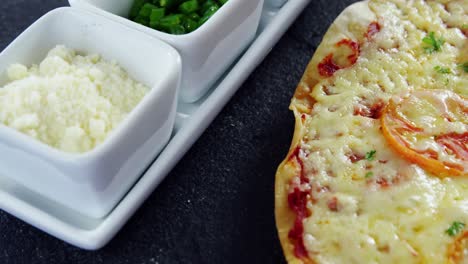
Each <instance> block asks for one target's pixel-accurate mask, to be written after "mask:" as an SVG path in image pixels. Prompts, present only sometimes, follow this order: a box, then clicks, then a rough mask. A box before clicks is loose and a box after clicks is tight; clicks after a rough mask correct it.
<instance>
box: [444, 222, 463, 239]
mask: <svg viewBox="0 0 468 264" xmlns="http://www.w3.org/2000/svg"><path fill="white" fill-rule="evenodd" d="M464 228H465V223H463V222H459V221H455V222H453V223H452V225H451V226H450V227H449V228H448V229H447V230H445V233H446V234H447V235H449V236H455V235H457V234H458V233H460V232H461V231H462V230H463V229H464Z"/></svg>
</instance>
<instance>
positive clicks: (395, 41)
mask: <svg viewBox="0 0 468 264" xmlns="http://www.w3.org/2000/svg"><path fill="white" fill-rule="evenodd" d="M369 6H370V8H371V10H372V11H373V12H374V13H375V14H376V16H377V17H378V23H379V24H380V25H381V26H382V29H381V31H380V32H379V33H377V34H376V35H375V36H374V37H373V39H372V40H371V41H367V42H365V43H363V44H362V45H361V49H360V56H359V58H358V60H357V62H356V63H355V64H354V65H353V66H351V67H349V68H346V69H342V70H338V71H337V72H335V74H334V75H333V77H330V78H327V79H324V80H322V81H320V82H319V83H318V84H317V85H316V86H315V87H314V89H312V92H311V96H312V97H313V98H314V99H315V100H316V103H315V104H314V107H313V109H312V111H311V113H310V115H305V116H304V118H305V119H304V121H303V122H304V126H305V127H307V133H306V135H305V136H304V137H303V138H302V141H301V144H300V148H301V149H302V150H303V151H302V155H301V156H300V158H301V159H302V161H303V164H304V172H305V175H306V176H307V178H308V179H309V182H308V183H300V181H298V180H295V181H294V180H293V181H291V184H290V186H289V188H290V190H293V189H294V188H295V187H298V186H297V185H300V184H302V185H307V186H306V187H304V186H301V187H302V188H310V189H311V190H312V191H311V197H312V199H310V201H309V202H308V208H309V209H310V211H311V212H312V214H311V216H310V217H308V218H306V219H305V220H304V222H303V223H304V236H303V239H304V244H305V247H306V249H307V250H308V252H309V256H310V257H311V258H312V259H314V260H315V261H316V262H318V263H446V261H447V247H448V246H449V245H450V244H451V243H453V241H454V237H451V236H449V235H448V234H447V233H446V232H445V231H446V230H447V229H448V228H449V227H450V226H451V224H452V223H453V222H454V221H460V222H464V223H466V224H467V225H468V179H467V178H466V177H446V178H439V177H435V176H434V175H431V174H430V173H428V172H426V171H424V170H423V169H422V168H420V167H418V166H417V165H415V164H411V163H409V162H407V161H406V160H405V159H403V158H401V157H400V156H398V154H396V153H395V152H394V151H393V150H392V149H391V148H390V147H389V145H388V144H387V142H386V140H385V138H384V137H383V136H382V133H381V131H380V122H379V120H378V119H375V118H371V117H366V116H362V115H359V114H358V113H359V111H356V110H357V109H371V108H372V106H373V105H378V104H379V103H383V104H386V103H387V102H388V100H389V99H390V98H391V97H392V96H394V95H397V94H401V93H405V92H408V91H412V90H416V89H422V88H424V89H447V90H451V91H453V92H455V93H457V94H460V95H462V96H465V97H468V88H467V87H468V74H467V73H465V72H463V69H462V68H460V67H458V66H457V65H458V64H460V63H462V62H464V60H466V56H467V55H466V47H467V46H468V43H467V38H466V36H465V35H464V33H463V31H462V28H463V26H466V24H468V16H467V12H468V2H467V1H466V0H461V1H450V2H449V1H398V0H393V1H372V2H370V3H369ZM429 32H434V33H435V36H436V37H438V38H439V37H443V39H444V40H445V42H444V44H443V45H442V48H441V51H439V52H433V53H431V54H428V53H426V52H425V51H424V49H423V43H422V39H423V38H424V37H425V36H427V35H428V33H429ZM435 66H441V67H444V68H449V69H450V72H451V73H450V74H441V73H439V72H437V71H436V70H435V69H434V67H435ZM372 150H375V151H376V153H375V158H373V159H366V158H365V156H366V153H369V152H370V151H372Z"/></svg>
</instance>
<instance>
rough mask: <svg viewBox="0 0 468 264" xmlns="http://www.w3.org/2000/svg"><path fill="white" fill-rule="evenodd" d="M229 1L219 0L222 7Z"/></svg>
mask: <svg viewBox="0 0 468 264" xmlns="http://www.w3.org/2000/svg"><path fill="white" fill-rule="evenodd" d="M227 1H228V0H218V2H219V4H220V5H224V4H225V3H227Z"/></svg>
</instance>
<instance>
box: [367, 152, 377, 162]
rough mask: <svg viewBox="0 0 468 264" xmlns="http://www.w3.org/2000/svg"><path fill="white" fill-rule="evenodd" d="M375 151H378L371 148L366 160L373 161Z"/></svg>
mask: <svg viewBox="0 0 468 264" xmlns="http://www.w3.org/2000/svg"><path fill="white" fill-rule="evenodd" d="M375 153H377V151H376V150H371V151H369V152H367V153H366V157H365V158H366V160H368V161H373V160H374V159H375Z"/></svg>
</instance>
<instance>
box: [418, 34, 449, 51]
mask: <svg viewBox="0 0 468 264" xmlns="http://www.w3.org/2000/svg"><path fill="white" fill-rule="evenodd" d="M422 42H423V43H424V44H425V45H424V46H423V48H424V50H425V51H426V53H433V52H436V51H441V50H442V45H443V44H444V43H445V40H444V39H443V38H436V36H435V33H434V32H432V31H431V32H429V35H427V36H425V37H424V38H423V39H422Z"/></svg>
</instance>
